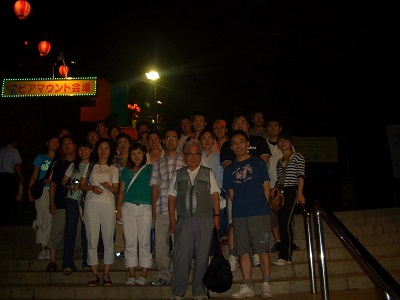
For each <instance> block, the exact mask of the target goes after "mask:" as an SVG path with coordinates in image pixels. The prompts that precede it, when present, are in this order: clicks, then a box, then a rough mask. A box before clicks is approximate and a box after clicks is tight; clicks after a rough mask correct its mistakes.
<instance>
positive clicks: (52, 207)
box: [49, 201, 56, 216]
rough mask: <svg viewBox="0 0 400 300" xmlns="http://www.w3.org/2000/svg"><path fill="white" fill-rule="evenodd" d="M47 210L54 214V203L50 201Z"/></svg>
mask: <svg viewBox="0 0 400 300" xmlns="http://www.w3.org/2000/svg"><path fill="white" fill-rule="evenodd" d="M49 212H50V214H51V215H52V216H55V214H56V204H55V203H54V202H51V201H50V206H49Z"/></svg>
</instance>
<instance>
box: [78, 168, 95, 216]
mask: <svg viewBox="0 0 400 300" xmlns="http://www.w3.org/2000/svg"><path fill="white" fill-rule="evenodd" d="M93 167H94V162H90V163H89V167H88V170H87V172H86V181H87V183H88V184H90V181H89V176H90V173H91V172H92V170H93ZM86 195H87V191H84V192H83V193H82V196H81V197H80V199H79V214H80V215H81V219H82V221H83V211H84V208H85V199H86Z"/></svg>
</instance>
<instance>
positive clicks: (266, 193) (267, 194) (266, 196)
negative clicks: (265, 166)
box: [263, 180, 271, 203]
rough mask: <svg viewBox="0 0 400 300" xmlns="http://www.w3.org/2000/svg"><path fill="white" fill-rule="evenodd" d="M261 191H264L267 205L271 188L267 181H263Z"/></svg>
mask: <svg viewBox="0 0 400 300" xmlns="http://www.w3.org/2000/svg"><path fill="white" fill-rule="evenodd" d="M263 189H264V195H265V199H267V203H269V198H270V197H271V187H270V184H269V180H266V181H264V183H263Z"/></svg>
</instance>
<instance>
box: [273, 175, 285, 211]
mask: <svg viewBox="0 0 400 300" xmlns="http://www.w3.org/2000/svg"><path fill="white" fill-rule="evenodd" d="M285 176H286V167H285V168H283V175H282V179H281V184H279V185H277V184H275V186H274V187H273V188H272V189H271V193H270V198H269V209H270V210H271V211H272V212H275V213H276V212H278V211H279V210H280V209H281V208H282V207H283V205H284V204H285V195H284V190H283V186H284V182H285Z"/></svg>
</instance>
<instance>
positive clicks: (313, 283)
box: [303, 206, 317, 294]
mask: <svg viewBox="0 0 400 300" xmlns="http://www.w3.org/2000/svg"><path fill="white" fill-rule="evenodd" d="M303 220H304V232H305V234H306V247H307V256H308V272H309V273H310V289H311V293H313V294H316V293H317V279H316V275H315V267H314V266H315V265H314V253H313V241H312V240H313V239H312V230H311V215H310V213H309V212H308V211H307V209H306V208H305V207H304V206H303Z"/></svg>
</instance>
